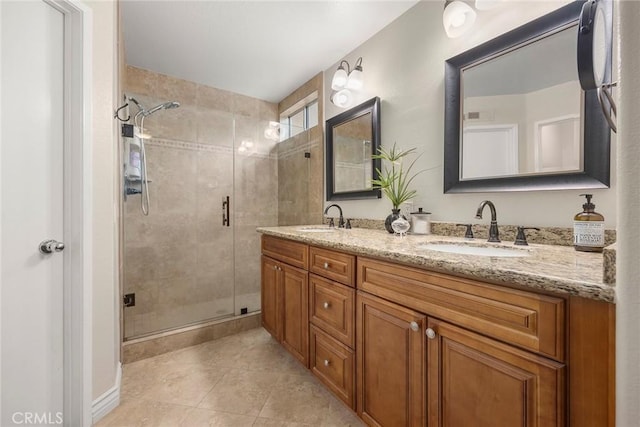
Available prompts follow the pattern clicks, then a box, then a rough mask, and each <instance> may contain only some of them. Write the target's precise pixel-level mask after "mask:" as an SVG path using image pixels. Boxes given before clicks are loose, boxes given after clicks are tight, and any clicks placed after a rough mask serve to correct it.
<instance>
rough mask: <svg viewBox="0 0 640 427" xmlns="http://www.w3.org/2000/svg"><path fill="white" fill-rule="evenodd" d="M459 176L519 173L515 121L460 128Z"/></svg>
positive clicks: (473, 176) (468, 177) (472, 176)
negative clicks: (509, 123) (460, 165)
mask: <svg viewBox="0 0 640 427" xmlns="http://www.w3.org/2000/svg"><path fill="white" fill-rule="evenodd" d="M461 150H462V158H461V159H460V160H461V162H462V167H461V168H460V171H461V176H460V178H461V179H463V180H465V179H482V178H494V177H499V176H508V175H515V174H517V173H518V125H517V124H514V125H495V126H466V127H465V128H464V129H463V131H462V147H461Z"/></svg>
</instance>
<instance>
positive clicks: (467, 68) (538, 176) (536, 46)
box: [444, 0, 611, 193]
mask: <svg viewBox="0 0 640 427" xmlns="http://www.w3.org/2000/svg"><path fill="white" fill-rule="evenodd" d="M584 3H585V1H583V0H577V1H574V2H572V3H569V4H568V5H566V6H563V7H561V8H559V9H558V10H556V11H553V12H551V13H549V14H547V15H544V16H542V17H540V18H538V19H536V20H534V21H531V22H529V23H527V24H525V25H523V26H521V27H518V28H516V29H514V30H512V31H510V32H507V33H505V34H503V35H501V36H499V37H497V38H495V39H493V40H490V41H488V42H486V43H484V44H482V45H479V46H477V47H475V48H473V49H470V50H468V51H466V52H464V53H462V54H460V55H457V56H455V57H453V58H450V59H449V60H447V61H446V62H445V146H444V151H445V158H444V192H445V193H471V192H492V191H532V190H559V189H585V188H607V187H609V179H610V139H611V133H610V130H609V127H608V125H607V123H606V121H605V119H604V117H603V115H602V113H601V112H600V106H599V103H598V99H597V91H596V90H588V91H583V90H582V88H581V87H580V83H579V80H578V73H577V69H576V63H577V60H576V55H577V35H578V20H579V18H580V12H581V9H582V5H583V4H584ZM609 28H610V27H609ZM606 73H607V75H610V73H611V57H610V56H609V58H607V67H606ZM523 111H524V112H525V113H522V112H523Z"/></svg>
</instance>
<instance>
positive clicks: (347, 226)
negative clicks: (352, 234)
mask: <svg viewBox="0 0 640 427" xmlns="http://www.w3.org/2000/svg"><path fill="white" fill-rule="evenodd" d="M344 228H346V229H347V230H351V220H350V219H349V218H347V223H346V224H345V226H344Z"/></svg>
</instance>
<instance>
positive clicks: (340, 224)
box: [324, 203, 344, 228]
mask: <svg viewBox="0 0 640 427" xmlns="http://www.w3.org/2000/svg"><path fill="white" fill-rule="evenodd" d="M334 206H335V207H336V208H338V210H339V211H340V219H339V220H338V228H344V217H343V216H342V208H341V207H340V206H338V205H336V204H335V203H334V204H332V205H329V206H327V208H326V209H325V210H324V214H325V215H326V214H327V212H329V209H331V208H332V207H334ZM329 226H331V227H333V218H331V222H330V223H329Z"/></svg>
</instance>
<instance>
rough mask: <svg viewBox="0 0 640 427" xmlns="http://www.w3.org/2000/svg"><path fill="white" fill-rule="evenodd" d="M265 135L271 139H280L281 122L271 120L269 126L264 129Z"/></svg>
mask: <svg viewBox="0 0 640 427" xmlns="http://www.w3.org/2000/svg"><path fill="white" fill-rule="evenodd" d="M264 137H265V138H267V139H268V140H271V141H280V123H278V122H271V121H270V122H269V126H268V127H266V128H265V129H264Z"/></svg>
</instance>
